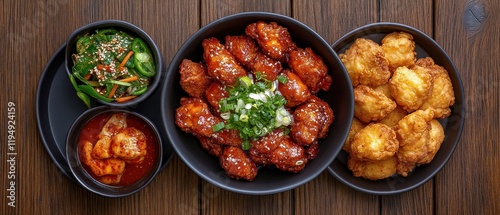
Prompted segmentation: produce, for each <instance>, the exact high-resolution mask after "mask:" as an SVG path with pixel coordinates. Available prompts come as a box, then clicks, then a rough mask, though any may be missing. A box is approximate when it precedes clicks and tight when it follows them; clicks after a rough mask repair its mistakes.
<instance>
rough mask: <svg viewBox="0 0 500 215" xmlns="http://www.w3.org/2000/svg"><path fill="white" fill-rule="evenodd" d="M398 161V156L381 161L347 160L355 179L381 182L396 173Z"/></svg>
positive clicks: (350, 158) (351, 158)
mask: <svg viewBox="0 0 500 215" xmlns="http://www.w3.org/2000/svg"><path fill="white" fill-rule="evenodd" d="M397 164H398V159H397V158H396V156H392V157H389V158H387V159H384V160H380V161H374V162H370V161H361V160H358V159H356V158H353V157H349V158H348V160H347V167H348V168H349V169H350V170H351V171H352V173H353V175H354V176H355V177H362V178H366V179H369V180H379V179H384V178H388V177H390V176H392V175H394V174H395V173H396V166H397Z"/></svg>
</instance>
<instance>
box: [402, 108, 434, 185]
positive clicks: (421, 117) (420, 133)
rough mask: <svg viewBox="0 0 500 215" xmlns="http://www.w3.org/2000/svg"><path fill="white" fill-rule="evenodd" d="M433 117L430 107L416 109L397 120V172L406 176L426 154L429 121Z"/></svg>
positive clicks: (428, 138)
mask: <svg viewBox="0 0 500 215" xmlns="http://www.w3.org/2000/svg"><path fill="white" fill-rule="evenodd" d="M433 118H434V112H433V110H432V109H427V110H425V111H423V110H417V111H415V112H413V113H410V114H408V115H406V116H405V117H404V118H403V119H401V120H400V121H399V122H398V125H397V126H396V128H395V130H396V134H397V138H398V141H399V150H398V153H397V157H398V161H399V164H398V173H399V174H401V175H402V176H405V177H406V176H407V175H408V173H409V172H411V171H412V169H413V167H414V166H415V164H417V163H418V162H419V161H420V160H421V159H423V158H424V157H425V156H427V154H428V148H427V145H428V142H429V140H430V133H429V131H430V128H431V125H430V121H431V120H432V119H433Z"/></svg>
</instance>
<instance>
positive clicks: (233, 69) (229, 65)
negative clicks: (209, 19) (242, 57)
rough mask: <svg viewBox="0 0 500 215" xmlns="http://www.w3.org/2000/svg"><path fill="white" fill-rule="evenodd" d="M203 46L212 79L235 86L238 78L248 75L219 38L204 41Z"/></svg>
mask: <svg viewBox="0 0 500 215" xmlns="http://www.w3.org/2000/svg"><path fill="white" fill-rule="evenodd" d="M201 45H202V46H203V50H204V52H203V59H204V60H205V63H206V65H207V71H208V75H209V76H210V77H213V78H215V79H216V80H218V81H220V82H222V83H223V84H229V85H233V84H234V81H235V79H236V78H238V77H241V76H246V75H247V72H246V70H245V69H244V68H243V67H242V66H241V65H240V64H239V63H238V62H237V61H236V58H235V57H234V56H233V55H232V54H231V53H230V52H229V51H228V50H227V49H226V48H225V47H224V45H222V44H221V43H220V41H219V40H218V39H217V38H214V37H211V38H207V39H204V40H203V41H202V43H201Z"/></svg>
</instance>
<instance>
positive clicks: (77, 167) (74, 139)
mask: <svg viewBox="0 0 500 215" xmlns="http://www.w3.org/2000/svg"><path fill="white" fill-rule="evenodd" d="M118 112H123V113H126V114H128V115H129V116H130V115H131V116H134V117H135V118H136V119H138V120H139V121H141V123H142V124H144V125H145V127H144V129H147V130H149V131H150V133H151V135H152V136H153V139H154V140H152V141H153V142H154V143H155V147H156V154H155V155H154V156H155V159H154V163H153V165H152V167H151V169H150V170H149V172H147V173H146V174H145V176H143V177H142V178H140V179H139V180H138V181H136V182H134V183H132V184H129V185H126V186H118V185H116V186H115V185H106V184H103V183H101V182H99V181H97V180H96V179H94V178H93V177H92V175H91V174H90V173H89V172H87V170H86V169H85V168H84V166H83V165H85V164H83V163H82V162H81V161H80V156H79V151H78V150H79V147H78V141H79V136H80V132H81V131H82V129H83V128H84V126H85V125H86V124H87V123H88V122H89V121H90V120H91V119H93V118H94V117H97V116H99V115H101V114H112V113H118ZM103 125H104V124H102V126H103ZM138 129H139V128H138ZM66 157H67V162H68V166H69V168H70V170H71V173H72V174H73V176H74V177H75V179H76V181H77V182H78V183H79V184H80V185H81V186H82V187H84V188H85V189H87V190H89V191H91V192H94V193H96V194H99V195H101V196H105V197H124V196H128V195H132V194H134V193H136V192H138V191H140V190H142V189H143V188H144V187H146V186H147V185H148V184H149V183H150V182H151V181H152V180H153V178H154V177H155V176H156V175H157V174H158V172H159V171H160V169H161V164H162V159H163V144H162V142H161V138H160V133H159V132H158V130H157V129H156V127H155V126H154V124H153V123H152V122H151V121H150V120H148V119H147V118H145V117H144V116H142V115H140V114H138V113H136V112H132V111H129V110H123V109H116V108H111V107H106V106H99V107H95V108H91V109H89V110H87V111H85V112H84V113H83V114H82V115H80V116H79V117H78V118H77V119H76V121H75V122H74V123H73V125H72V126H71V128H70V130H69V132H68V136H67V138H66ZM127 165H128V164H127Z"/></svg>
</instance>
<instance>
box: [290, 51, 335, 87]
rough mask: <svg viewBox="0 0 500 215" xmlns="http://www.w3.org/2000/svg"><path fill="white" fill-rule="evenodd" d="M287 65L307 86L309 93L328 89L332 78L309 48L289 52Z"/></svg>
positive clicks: (323, 64) (326, 68)
mask: <svg viewBox="0 0 500 215" xmlns="http://www.w3.org/2000/svg"><path fill="white" fill-rule="evenodd" d="M288 65H289V66H290V68H291V69H292V71H293V72H294V73H295V74H297V75H298V76H299V77H300V79H301V80H302V81H303V82H304V83H305V84H306V85H307V87H308V88H309V90H310V91H311V93H317V92H318V91H319V90H324V91H328V89H330V85H331V82H332V77H331V76H330V75H329V74H328V67H327V66H326V65H325V63H324V62H323V59H321V57H320V56H318V55H317V54H316V53H314V51H313V50H312V49H311V48H309V47H307V48H305V49H302V48H296V49H294V50H291V51H290V52H289V59H288Z"/></svg>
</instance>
